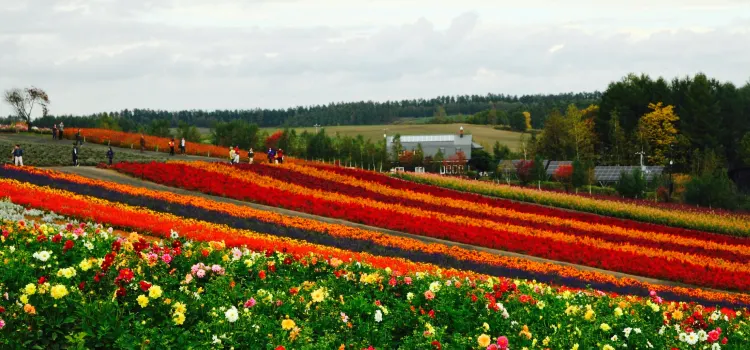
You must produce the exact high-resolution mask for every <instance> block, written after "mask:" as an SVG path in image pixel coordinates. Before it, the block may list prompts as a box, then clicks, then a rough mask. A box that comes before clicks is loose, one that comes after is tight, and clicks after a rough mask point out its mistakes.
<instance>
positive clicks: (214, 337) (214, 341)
mask: <svg viewBox="0 0 750 350" xmlns="http://www.w3.org/2000/svg"><path fill="white" fill-rule="evenodd" d="M211 339H213V342H211V344H221V339H219V337H217V336H215V335H214V336H213V338H211Z"/></svg>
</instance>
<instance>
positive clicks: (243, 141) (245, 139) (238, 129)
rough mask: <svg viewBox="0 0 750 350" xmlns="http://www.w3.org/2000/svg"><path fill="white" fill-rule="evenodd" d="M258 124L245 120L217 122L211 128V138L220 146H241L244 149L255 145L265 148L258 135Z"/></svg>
mask: <svg viewBox="0 0 750 350" xmlns="http://www.w3.org/2000/svg"><path fill="white" fill-rule="evenodd" d="M258 129H259V128H258V125H255V124H250V123H248V122H246V121H244V120H233V121H231V122H229V123H217V124H216V125H215V127H214V129H213V130H211V138H212V141H213V144H214V145H218V146H227V147H229V146H240V148H242V149H248V148H250V147H254V148H256V149H258V150H260V149H263V148H262V147H259V146H262V145H261V142H262V141H263V140H265V138H263V139H261V138H260V137H259V135H258Z"/></svg>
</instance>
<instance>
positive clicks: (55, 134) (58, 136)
mask: <svg viewBox="0 0 750 350" xmlns="http://www.w3.org/2000/svg"><path fill="white" fill-rule="evenodd" d="M64 129H65V125H64V124H63V122H60V124H59V125H58V124H55V125H53V126H52V139H53V140H62V138H63V130H64ZM78 132H79V133H80V129H79V130H78Z"/></svg>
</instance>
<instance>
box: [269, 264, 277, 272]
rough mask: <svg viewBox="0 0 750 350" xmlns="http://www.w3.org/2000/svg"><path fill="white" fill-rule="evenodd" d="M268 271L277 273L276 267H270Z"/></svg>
mask: <svg viewBox="0 0 750 350" xmlns="http://www.w3.org/2000/svg"><path fill="white" fill-rule="evenodd" d="M268 271H271V272H276V265H270V266H268Z"/></svg>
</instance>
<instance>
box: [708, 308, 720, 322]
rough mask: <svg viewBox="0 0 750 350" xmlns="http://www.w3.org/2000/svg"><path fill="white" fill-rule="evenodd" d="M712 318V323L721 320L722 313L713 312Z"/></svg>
mask: <svg viewBox="0 0 750 350" xmlns="http://www.w3.org/2000/svg"><path fill="white" fill-rule="evenodd" d="M710 318H711V321H716V320H718V319H720V318H721V311H719V310H716V311H714V312H712V313H711V316H710Z"/></svg>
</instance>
